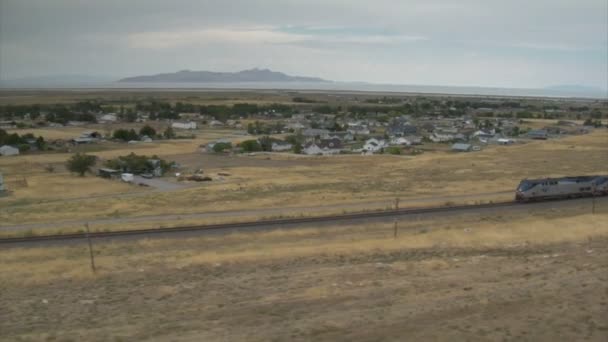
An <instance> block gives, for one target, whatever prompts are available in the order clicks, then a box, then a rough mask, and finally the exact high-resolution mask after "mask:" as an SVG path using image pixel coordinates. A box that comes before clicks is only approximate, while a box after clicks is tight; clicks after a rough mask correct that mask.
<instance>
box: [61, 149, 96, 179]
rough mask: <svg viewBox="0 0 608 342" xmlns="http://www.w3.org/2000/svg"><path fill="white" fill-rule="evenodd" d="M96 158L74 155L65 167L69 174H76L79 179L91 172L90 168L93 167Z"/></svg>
mask: <svg viewBox="0 0 608 342" xmlns="http://www.w3.org/2000/svg"><path fill="white" fill-rule="evenodd" d="M96 161H97V157H95V156H90V155H87V154H84V153H83V154H80V153H76V154H75V155H73V156H72V157H71V158H70V159H68V161H67V162H66V167H67V169H68V170H69V171H70V172H74V173H77V174H78V175H79V176H80V177H82V176H84V174H85V173H87V172H90V171H91V167H93V165H95V162H96Z"/></svg>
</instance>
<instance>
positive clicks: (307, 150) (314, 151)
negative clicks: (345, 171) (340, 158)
mask: <svg viewBox="0 0 608 342" xmlns="http://www.w3.org/2000/svg"><path fill="white" fill-rule="evenodd" d="M302 153H304V154H307V155H332V154H340V149H338V148H330V147H328V146H327V145H326V146H325V147H321V146H319V145H317V144H315V143H308V144H306V145H305V146H304V148H303V149H302Z"/></svg>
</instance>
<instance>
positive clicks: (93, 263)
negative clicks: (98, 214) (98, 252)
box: [84, 222, 97, 273]
mask: <svg viewBox="0 0 608 342" xmlns="http://www.w3.org/2000/svg"><path fill="white" fill-rule="evenodd" d="M84 227H85V228H86V233H87V240H88V242H89V254H90V256H91V270H93V273H97V269H95V255H94V254H93V243H92V242H91V235H90V233H89V223H88V222H87V223H85V224H84Z"/></svg>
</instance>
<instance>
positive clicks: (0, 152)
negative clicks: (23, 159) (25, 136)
mask: <svg viewBox="0 0 608 342" xmlns="http://www.w3.org/2000/svg"><path fill="white" fill-rule="evenodd" d="M18 154H19V149H18V148H16V147H13V146H9V145H4V146H2V147H0V156H16V155H18Z"/></svg>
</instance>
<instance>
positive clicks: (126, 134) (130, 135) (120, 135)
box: [112, 128, 139, 141]
mask: <svg viewBox="0 0 608 342" xmlns="http://www.w3.org/2000/svg"><path fill="white" fill-rule="evenodd" d="M112 137H113V138H114V139H118V140H123V141H131V140H137V139H139V135H137V133H136V132H135V130H134V129H130V130H126V129H122V128H121V129H117V130H115V131H114V133H113V134H112Z"/></svg>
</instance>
